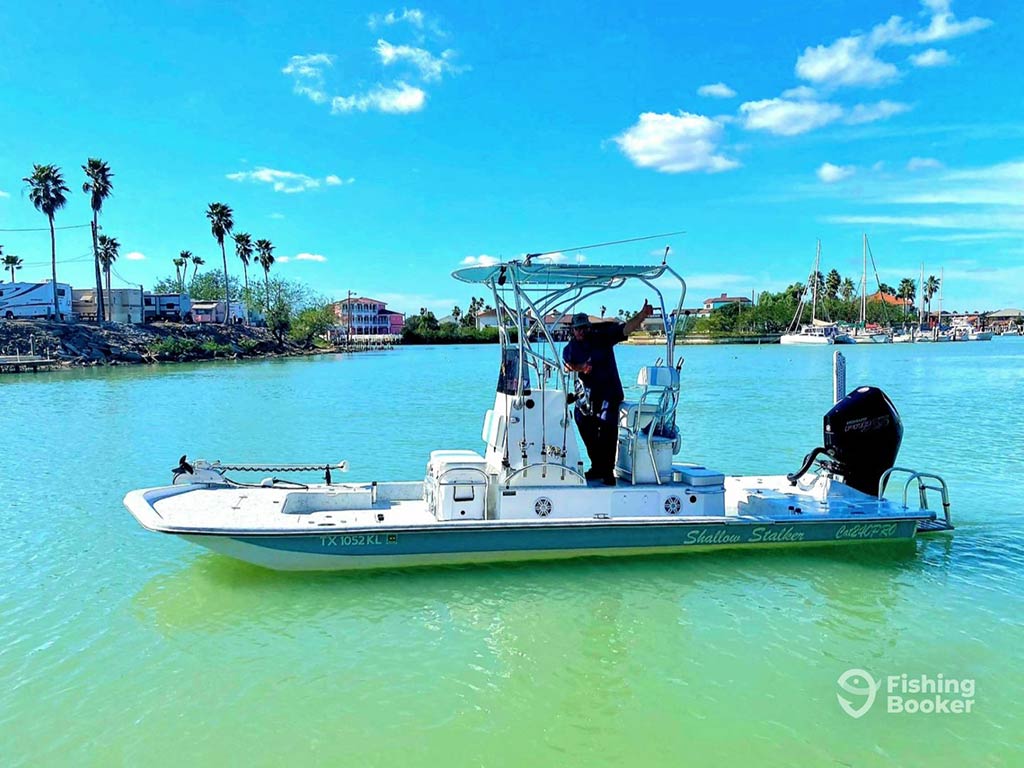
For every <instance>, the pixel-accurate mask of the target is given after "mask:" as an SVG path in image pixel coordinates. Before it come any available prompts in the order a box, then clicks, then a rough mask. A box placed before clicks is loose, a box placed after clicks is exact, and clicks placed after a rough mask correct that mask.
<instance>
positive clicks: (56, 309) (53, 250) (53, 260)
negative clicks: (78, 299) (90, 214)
mask: <svg viewBox="0 0 1024 768" xmlns="http://www.w3.org/2000/svg"><path fill="white" fill-rule="evenodd" d="M50 267H51V268H52V270H53V282H52V283H51V285H52V286H53V319H54V320H60V304H58V303H57V235H56V233H55V232H54V231H53V214H50Z"/></svg>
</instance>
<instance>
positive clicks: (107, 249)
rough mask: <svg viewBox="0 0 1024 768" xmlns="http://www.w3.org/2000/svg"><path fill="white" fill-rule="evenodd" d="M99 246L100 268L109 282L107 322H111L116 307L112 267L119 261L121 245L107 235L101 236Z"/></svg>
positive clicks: (98, 241) (98, 240) (98, 239)
mask: <svg viewBox="0 0 1024 768" xmlns="http://www.w3.org/2000/svg"><path fill="white" fill-rule="evenodd" d="M97 244H98V245H99V249H100V267H102V269H103V275H104V278H105V279H106V282H107V311H106V318H107V320H110V318H111V313H112V311H113V305H114V302H113V301H112V300H111V294H110V266H111V265H112V264H113V263H114V262H115V261H117V257H118V256H119V255H120V252H121V244H120V243H119V242H117V238H114V237H109V236H107V235H100V236H99V238H97Z"/></svg>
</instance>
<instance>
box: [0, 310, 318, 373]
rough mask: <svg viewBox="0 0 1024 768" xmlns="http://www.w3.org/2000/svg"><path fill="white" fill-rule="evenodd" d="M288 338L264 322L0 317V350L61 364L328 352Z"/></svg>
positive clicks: (125, 362) (165, 361) (251, 356)
mask: <svg viewBox="0 0 1024 768" xmlns="http://www.w3.org/2000/svg"><path fill="white" fill-rule="evenodd" d="M330 351H332V350H331V349H330V348H327V349H317V348H314V347H306V346H303V345H299V344H296V343H294V342H291V341H289V340H287V339H286V340H285V341H284V342H279V341H278V340H277V339H276V338H275V337H274V335H273V334H271V333H270V332H269V331H268V330H267V329H266V328H248V327H246V326H242V325H233V326H223V325H213V324H203V325H183V324H180V323H153V324H147V325H126V324H122V323H104V325H103V327H100V326H98V325H96V324H95V323H59V322H54V321H51V320H0V356H2V355H14V354H21V355H27V354H29V353H30V352H32V353H34V354H36V355H40V356H43V357H49V358H53V359H55V360H57V361H58V363H59V364H60V365H61V366H62V367H82V366H96V365H132V364H140V363H168V362H194V361H198V360H214V359H218V360H223V359H235V360H237V359H243V358H262V357H279V356H285V355H303V354H310V353H312V352H330Z"/></svg>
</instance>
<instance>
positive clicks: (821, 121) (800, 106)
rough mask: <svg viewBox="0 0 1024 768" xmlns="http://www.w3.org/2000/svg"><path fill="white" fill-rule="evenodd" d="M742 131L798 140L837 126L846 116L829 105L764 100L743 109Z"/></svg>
mask: <svg viewBox="0 0 1024 768" xmlns="http://www.w3.org/2000/svg"><path fill="white" fill-rule="evenodd" d="M740 112H741V114H742V115H743V127H744V128H746V129H747V130H751V131H768V132H769V133H774V134H778V135H780V136H796V135H797V134H800V133H806V132H807V131H811V130H814V129H815V128H820V127H822V126H824V125H828V124H829V123H832V122H835V121H836V120H838V119H839V118H841V117H842V116H843V108H842V107H841V106H839V105H838V104H832V103H831V102H827V101H791V100H789V99H762V100H761V101H748V102H745V103H743V104H741V105H740Z"/></svg>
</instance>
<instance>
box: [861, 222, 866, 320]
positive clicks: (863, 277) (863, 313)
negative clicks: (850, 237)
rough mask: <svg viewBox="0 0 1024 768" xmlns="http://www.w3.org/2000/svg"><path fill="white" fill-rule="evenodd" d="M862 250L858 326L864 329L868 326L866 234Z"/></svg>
mask: <svg viewBox="0 0 1024 768" xmlns="http://www.w3.org/2000/svg"><path fill="white" fill-rule="evenodd" d="M862 244H863V250H864V271H863V272H861V273H860V324H861V327H862V328H866V327H867V324H868V233H867V232H865V233H864V234H863V236H862Z"/></svg>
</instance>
